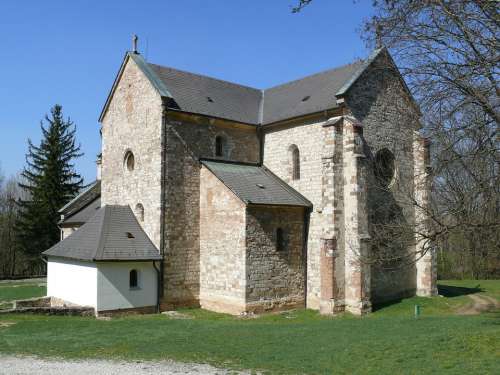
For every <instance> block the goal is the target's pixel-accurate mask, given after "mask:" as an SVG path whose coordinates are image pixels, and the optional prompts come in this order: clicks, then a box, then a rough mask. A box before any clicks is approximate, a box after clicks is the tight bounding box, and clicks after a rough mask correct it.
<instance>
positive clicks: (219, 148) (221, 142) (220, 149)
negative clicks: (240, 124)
mask: <svg viewBox="0 0 500 375" xmlns="http://www.w3.org/2000/svg"><path fill="white" fill-rule="evenodd" d="M225 143H226V142H225V139H224V137H222V136H220V135H218V136H217V137H215V156H224V148H225Z"/></svg>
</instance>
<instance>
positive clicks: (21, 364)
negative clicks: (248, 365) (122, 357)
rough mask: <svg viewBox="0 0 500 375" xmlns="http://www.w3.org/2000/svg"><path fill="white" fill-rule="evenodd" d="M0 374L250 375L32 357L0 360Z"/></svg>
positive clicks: (170, 364)
mask: <svg viewBox="0 0 500 375" xmlns="http://www.w3.org/2000/svg"><path fill="white" fill-rule="evenodd" d="M0 374H2V375H4V374H9V375H21V374H22V375H31V374H36V375H62V374H71V375H115V374H116V375H146V374H156V375H158V374H162V375H180V374H187V375H216V374H217V375H229V374H246V375H249V374H250V372H235V371H230V370H224V369H218V368H215V367H212V366H209V365H199V364H195V363H180V362H174V361H160V362H123V361H104V360H84V361H69V360H63V359H40V358H36V357H17V356H0Z"/></svg>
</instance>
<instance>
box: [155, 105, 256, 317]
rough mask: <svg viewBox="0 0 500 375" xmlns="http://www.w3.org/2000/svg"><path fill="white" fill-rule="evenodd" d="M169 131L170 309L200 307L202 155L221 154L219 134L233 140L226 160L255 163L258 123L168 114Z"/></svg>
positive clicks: (165, 295) (165, 297)
mask: <svg viewBox="0 0 500 375" xmlns="http://www.w3.org/2000/svg"><path fill="white" fill-rule="evenodd" d="M166 132H167V135H166V137H167V141H166V143H167V144H166V160H167V168H166V170H167V171H166V175H167V176H166V183H165V185H166V187H165V188H166V203H165V205H166V209H165V261H164V285H163V287H164V290H163V301H162V308H164V309H166V308H174V307H179V306H198V305H199V294H200V266H201V264H203V262H202V261H201V259H200V225H201V222H200V184H201V177H200V168H201V166H200V163H199V159H200V158H215V138H216V136H218V135H222V136H224V139H225V141H226V142H227V143H226V146H225V153H226V155H225V157H224V159H226V160H231V161H242V162H254V163H255V162H258V161H259V158H260V156H259V140H258V136H257V131H256V128H255V127H250V126H247V127H245V128H238V127H230V126H219V125H217V124H215V123H214V122H213V121H210V119H208V118H205V117H201V116H198V117H186V118H181V117H180V116H179V115H177V114H175V113H168V115H167V126H166ZM214 225H215V224H214ZM206 303H207V302H206Z"/></svg>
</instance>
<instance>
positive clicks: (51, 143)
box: [16, 104, 83, 264]
mask: <svg viewBox="0 0 500 375" xmlns="http://www.w3.org/2000/svg"><path fill="white" fill-rule="evenodd" d="M45 120H46V122H47V124H48V126H47V127H45V126H44V123H43V121H41V122H40V128H41V130H42V134H43V137H42V141H41V142H40V146H38V147H37V146H35V145H34V144H33V143H32V142H31V140H28V154H27V155H26V163H27V167H25V168H24V170H23V172H22V182H21V183H20V184H19V185H20V187H21V188H23V189H24V190H25V191H26V193H27V196H28V198H27V199H26V200H22V201H20V206H21V212H20V218H19V220H18V223H17V228H16V229H17V230H16V232H17V235H18V239H19V244H20V247H21V249H22V251H23V252H24V253H25V254H26V255H28V256H29V257H30V258H31V259H32V261H33V263H34V264H40V262H39V261H40V253H41V252H43V251H45V250H47V249H48V248H49V247H51V246H52V245H54V244H55V243H56V242H57V241H59V237H60V235H59V229H58V228H57V222H58V220H59V214H58V212H57V211H58V210H59V209H60V208H61V207H62V206H64V205H65V204H66V203H67V202H69V200H71V199H72V198H73V197H74V196H75V195H76V194H77V193H78V192H79V191H80V190H81V188H82V187H83V179H82V177H81V176H80V175H79V174H77V173H76V172H75V169H74V164H73V163H72V161H73V159H75V158H78V157H80V156H82V155H83V154H82V153H80V145H76V143H75V132H76V127H75V126H74V124H73V122H72V121H71V120H70V119H69V118H68V119H67V120H64V118H63V113H62V107H61V106H60V105H57V104H56V105H55V106H54V107H53V108H52V109H51V117H50V118H49V116H47V115H46V116H45Z"/></svg>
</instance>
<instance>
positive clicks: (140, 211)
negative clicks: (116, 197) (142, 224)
mask: <svg viewBox="0 0 500 375" xmlns="http://www.w3.org/2000/svg"><path fill="white" fill-rule="evenodd" d="M135 217H136V218H137V220H139V221H144V206H143V205H142V204H141V203H137V205H136V206H135Z"/></svg>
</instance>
